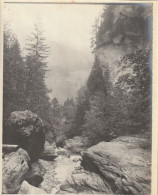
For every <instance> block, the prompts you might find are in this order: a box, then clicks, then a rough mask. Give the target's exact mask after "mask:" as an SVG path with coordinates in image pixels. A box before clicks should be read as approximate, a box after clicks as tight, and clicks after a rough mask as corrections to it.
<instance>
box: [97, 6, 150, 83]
mask: <svg viewBox="0 0 158 195" xmlns="http://www.w3.org/2000/svg"><path fill="white" fill-rule="evenodd" d="M146 47H148V48H151V47H152V5H151V4H141V5H136V4H135V5H110V6H108V7H106V8H105V11H104V13H103V14H102V17H101V19H100V26H99V27H98V32H97V35H96V49H95V55H96V56H97V58H98V60H99V62H100V66H101V67H102V69H103V72H104V71H105V70H107V69H108V70H109V72H110V78H111V81H112V83H113V84H114V85H115V83H116V82H117V80H118V78H119V76H121V75H123V74H124V73H127V72H128V73H132V72H133V70H132V67H130V66H126V67H121V64H120V63H119V62H120V60H121V58H123V57H124V56H125V55H126V54H127V53H135V52H136V51H138V50H141V49H144V48H146ZM122 66H123V65H122ZM120 70H121V71H120ZM122 70H123V71H122Z"/></svg>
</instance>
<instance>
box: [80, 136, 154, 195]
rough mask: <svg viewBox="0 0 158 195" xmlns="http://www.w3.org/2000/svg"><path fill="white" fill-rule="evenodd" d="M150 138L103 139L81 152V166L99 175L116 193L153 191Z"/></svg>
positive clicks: (141, 193)
mask: <svg viewBox="0 0 158 195" xmlns="http://www.w3.org/2000/svg"><path fill="white" fill-rule="evenodd" d="M146 144H147V145H148V141H147V140H145V139H141V138H135V137H132V138H131V137H122V138H121V139H120V138H118V139H116V140H113V141H112V142H101V143H99V144H97V145H95V146H92V147H91V148H89V149H88V150H86V151H84V152H83V153H82V159H83V160H82V163H81V164H82V165H83V167H84V168H85V169H86V170H88V171H91V172H94V173H96V174H99V175H101V176H102V178H103V179H104V180H105V181H106V182H107V187H110V188H111V190H112V191H113V193H114V194H139V195H148V194H150V184H151V183H150V182H151V172H150V171H151V170H150V165H151V164H150V163H151V151H150V150H148V147H146Z"/></svg>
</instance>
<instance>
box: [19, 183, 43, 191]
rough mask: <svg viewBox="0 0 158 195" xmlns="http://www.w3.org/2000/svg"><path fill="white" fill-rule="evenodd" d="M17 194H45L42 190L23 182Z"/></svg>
mask: <svg viewBox="0 0 158 195" xmlns="http://www.w3.org/2000/svg"><path fill="white" fill-rule="evenodd" d="M18 194H47V193H46V192H45V191H44V190H41V189H40V188H36V187H34V186H32V185H30V184H29V183H28V182H27V181H23V183H22V185H21V188H20V190H19V192H18Z"/></svg>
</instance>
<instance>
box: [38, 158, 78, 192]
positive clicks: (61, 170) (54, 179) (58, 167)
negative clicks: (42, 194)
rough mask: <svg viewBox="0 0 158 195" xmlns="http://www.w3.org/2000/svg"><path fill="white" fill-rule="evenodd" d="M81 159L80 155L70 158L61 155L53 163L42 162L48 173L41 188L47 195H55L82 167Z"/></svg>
mask: <svg viewBox="0 0 158 195" xmlns="http://www.w3.org/2000/svg"><path fill="white" fill-rule="evenodd" d="M79 158H80V156H79V155H73V156H71V157H70V158H69V157H67V156H64V155H59V156H58V157H57V158H56V159H54V161H52V162H50V161H45V160H41V163H42V164H43V166H44V167H45V169H46V173H45V175H44V180H43V182H42V183H41V184H40V186H39V187H40V188H41V189H43V190H45V191H46V192H47V193H51V194H55V193H56V192H57V191H58V190H59V189H60V186H61V185H62V184H63V183H64V182H65V181H66V179H67V178H68V177H69V176H71V174H72V172H73V171H74V170H75V168H76V167H78V166H80V160H79Z"/></svg>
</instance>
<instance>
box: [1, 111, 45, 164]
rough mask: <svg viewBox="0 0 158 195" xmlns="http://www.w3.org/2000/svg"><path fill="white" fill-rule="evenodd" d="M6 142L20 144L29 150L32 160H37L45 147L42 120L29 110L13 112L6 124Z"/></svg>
mask: <svg viewBox="0 0 158 195" xmlns="http://www.w3.org/2000/svg"><path fill="white" fill-rule="evenodd" d="M4 142H5V143H7V144H17V145H19V146H20V147H21V148H23V149H25V150H26V151H27V152H28V154H29V156H30V158H31V160H32V161H36V160H37V159H38V157H39V155H40V153H41V152H42V151H43V149H44V142H45V136H44V125H43V122H42V120H41V119H40V118H39V117H38V116H37V115H36V114H34V113H32V112H30V111H28V110H26V111H15V112H12V113H11V115H10V117H9V119H8V121H7V123H6V125H5V129H4Z"/></svg>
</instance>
